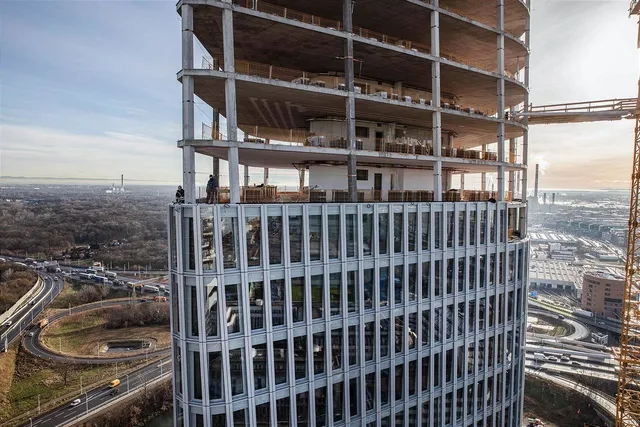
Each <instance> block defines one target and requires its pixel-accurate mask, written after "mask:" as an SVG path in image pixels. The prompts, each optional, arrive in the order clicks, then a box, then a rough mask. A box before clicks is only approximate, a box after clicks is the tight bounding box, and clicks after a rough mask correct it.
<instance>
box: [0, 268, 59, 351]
mask: <svg viewBox="0 0 640 427" xmlns="http://www.w3.org/2000/svg"><path fill="white" fill-rule="evenodd" d="M40 277H42V279H43V286H42V289H41V290H40V292H38V294H37V295H36V296H35V297H34V298H33V299H32V300H31V301H35V304H31V303H30V302H27V303H26V304H25V305H24V306H23V307H22V308H21V309H20V310H18V312H17V313H15V314H14V315H13V316H11V319H9V320H11V321H12V322H13V324H12V325H11V326H9V327H7V326H2V328H1V329H0V351H4V350H5V348H6V347H8V345H9V344H10V343H11V342H12V341H13V340H14V339H16V338H17V337H19V336H20V334H21V333H22V331H24V330H25V329H28V328H29V326H30V325H31V323H32V322H33V319H35V318H36V317H37V316H38V314H40V312H42V311H43V310H44V309H45V308H46V306H47V304H49V303H50V302H51V301H53V299H54V298H55V297H56V296H58V294H59V293H60V291H62V281H61V280H58V281H54V280H53V278H52V277H51V276H49V275H46V274H42V275H40ZM49 291H50V292H49Z"/></svg>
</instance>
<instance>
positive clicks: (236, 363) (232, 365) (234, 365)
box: [229, 348, 245, 396]
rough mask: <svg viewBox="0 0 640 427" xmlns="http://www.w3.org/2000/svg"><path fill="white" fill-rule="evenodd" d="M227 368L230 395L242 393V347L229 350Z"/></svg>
mask: <svg viewBox="0 0 640 427" xmlns="http://www.w3.org/2000/svg"><path fill="white" fill-rule="evenodd" d="M229 370H230V371H231V395H232V396H237V395H239V394H244V371H245V369H244V349H243V348H239V349H236V350H230V351H229Z"/></svg>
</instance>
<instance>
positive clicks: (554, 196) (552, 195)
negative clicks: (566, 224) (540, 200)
mask: <svg viewBox="0 0 640 427" xmlns="http://www.w3.org/2000/svg"><path fill="white" fill-rule="evenodd" d="M551 204H552V205H555V204H556V193H551Z"/></svg>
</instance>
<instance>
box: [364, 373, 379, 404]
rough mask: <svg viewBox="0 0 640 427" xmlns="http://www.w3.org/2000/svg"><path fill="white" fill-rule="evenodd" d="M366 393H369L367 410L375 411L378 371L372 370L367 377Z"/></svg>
mask: <svg viewBox="0 0 640 427" xmlns="http://www.w3.org/2000/svg"><path fill="white" fill-rule="evenodd" d="M365 384H366V389H367V391H366V393H367V411H373V410H374V409H375V408H376V398H377V396H376V373H375V372H371V373H370V374H367V375H366V377H365Z"/></svg>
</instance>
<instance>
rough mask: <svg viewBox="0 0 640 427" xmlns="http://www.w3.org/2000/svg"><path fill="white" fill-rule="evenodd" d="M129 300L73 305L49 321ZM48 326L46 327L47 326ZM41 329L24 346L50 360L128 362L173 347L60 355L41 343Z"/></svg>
mask: <svg viewBox="0 0 640 427" xmlns="http://www.w3.org/2000/svg"><path fill="white" fill-rule="evenodd" d="M138 301H139V302H140V303H142V301H145V302H146V301H147V300H145V299H140V300H138ZM128 303H129V302H128V301H99V302H94V303H90V304H84V305H81V306H78V307H73V308H71V309H70V310H65V311H62V312H60V313H58V314H56V315H54V316H51V317H49V323H51V322H55V321H57V320H60V319H62V318H64V317H66V316H69V315H72V314H75V313H81V312H83V311H89V310H95V309H98V308H103V307H115V306H120V305H125V304H128ZM45 328H46V327H45ZM41 331H42V329H40V328H39V327H38V326H34V327H33V329H32V330H31V332H33V333H34V334H33V336H32V337H30V336H28V335H26V336H25V337H24V339H23V345H24V348H25V349H26V350H27V351H28V352H29V353H31V354H33V355H34V356H37V357H41V358H44V359H49V360H56V361H60V362H74V363H84V364H94V365H98V364H104V363H116V362H118V363H119V362H127V361H132V360H141V359H145V358H147V357H157V356H165V355H168V354H169V353H171V349H165V350H159V351H153V352H149V353H147V354H138V355H133V356H121V357H108V358H107V357H97V356H96V357H77V356H68V355H60V354H58V353H55V352H53V351H51V350H49V349H47V348H46V347H43V346H42V345H40V342H39V341H38V337H39V336H40V332H41Z"/></svg>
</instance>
